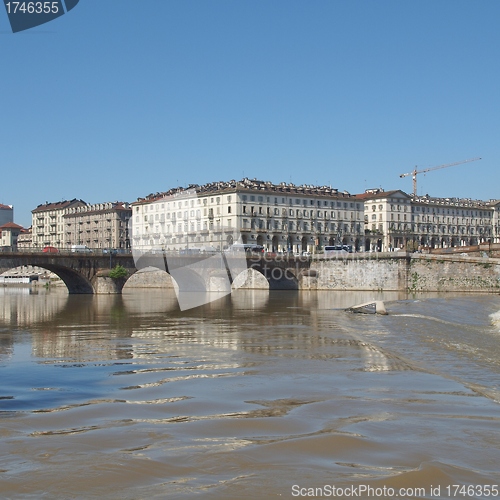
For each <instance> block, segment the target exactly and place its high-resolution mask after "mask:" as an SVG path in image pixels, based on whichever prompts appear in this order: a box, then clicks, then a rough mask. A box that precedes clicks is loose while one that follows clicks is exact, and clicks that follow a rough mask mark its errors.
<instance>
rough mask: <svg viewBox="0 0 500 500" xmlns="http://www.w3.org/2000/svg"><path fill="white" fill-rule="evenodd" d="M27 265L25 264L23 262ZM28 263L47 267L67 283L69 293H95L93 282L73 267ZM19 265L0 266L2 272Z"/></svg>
mask: <svg viewBox="0 0 500 500" xmlns="http://www.w3.org/2000/svg"><path fill="white" fill-rule="evenodd" d="M21 265H25V264H21ZM28 265H32V266H36V267H40V268H42V269H46V270H47V271H50V272H52V273H54V274H55V275H57V276H58V277H59V278H61V280H62V281H63V283H64V284H65V285H66V288H67V289H68V292H69V293H94V287H93V286H92V282H91V281H90V280H89V279H88V278H87V277H85V276H84V275H83V274H81V273H79V272H78V271H75V270H74V269H71V268H69V267H66V266H63V265H58V264H50V263H38V262H36V263H35V262H33V263H32V262H30V263H29V264H28ZM16 267H19V265H14V266H5V265H2V267H1V268H0V274H3V273H5V272H6V271H9V270H10V269H15V268H16Z"/></svg>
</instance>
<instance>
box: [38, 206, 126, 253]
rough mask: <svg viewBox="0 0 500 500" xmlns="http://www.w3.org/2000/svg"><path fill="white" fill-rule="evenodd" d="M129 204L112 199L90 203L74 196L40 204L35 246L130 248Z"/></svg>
mask: <svg viewBox="0 0 500 500" xmlns="http://www.w3.org/2000/svg"><path fill="white" fill-rule="evenodd" d="M131 212H132V211H131V209H130V207H129V205H128V203H124V202H114V203H111V202H108V203H97V204H94V205H88V204H87V203H85V202H84V201H83V200H76V199H73V200H71V201H61V202H56V203H45V204H42V205H38V207H37V208H35V209H34V210H33V211H32V235H31V237H32V243H31V244H32V246H33V247H35V248H43V247H46V246H53V247H56V248H59V249H63V248H71V246H72V245H85V246H87V247H89V248H96V249H99V248H102V249H104V248H117V249H126V248H129V247H130V244H129V238H128V222H129V218H130V215H131Z"/></svg>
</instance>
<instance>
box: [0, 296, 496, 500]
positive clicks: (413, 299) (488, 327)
mask: <svg viewBox="0 0 500 500" xmlns="http://www.w3.org/2000/svg"><path fill="white" fill-rule="evenodd" d="M372 299H382V300H385V301H386V308H387V310H388V313H389V314H388V315H387V316H380V315H363V314H353V313H348V312H345V311H344V308H345V307H348V306H352V305H354V304H356V303H360V302H364V301H367V300H372ZM499 339H500V297H499V296H498V295H464V294H462V295H452V294H446V295H438V294H427V295H418V296H407V295H405V294H402V293H378V294H377V293H375V294H374V293H370V292H348V293H346V292H344V293H343V292H326V291H325V292H307V291H302V292H293V291H287V292H267V291H243V290H238V291H237V292H235V293H233V294H232V295H230V296H227V297H224V298H223V299H220V300H218V301H215V302H212V303H210V304H207V305H205V306H202V307H199V308H196V309H191V310H188V311H183V312H181V311H180V310H179V308H178V305H177V301H176V298H175V295H174V294H173V292H172V291H168V290H164V291H159V290H157V291H154V290H139V289H135V290H129V291H127V292H125V293H124V294H123V295H121V296H102V295H101V296H76V295H72V296H70V295H68V294H66V293H65V292H64V291H59V290H49V291H45V290H40V291H38V292H36V291H31V290H30V289H27V288H18V289H17V288H1V289H0V377H1V378H0V380H1V385H0V437H1V439H0V492H1V496H2V498H51V499H52V498H85V499H89V498H110V499H142V498H148V499H150V498H180V499H181V498H203V499H205V498H208V499H212V498H213V499H239V498H243V499H246V498H248V499H250V498H264V499H267V498H295V497H300V496H305V495H308V496H309V497H311V496H315V497H318V498H319V497H321V496H332V495H331V494H329V493H336V497H337V498H339V497H341V498H348V497H352V496H353V495H352V493H353V491H355V492H357V493H359V494H360V495H359V496H360V497H364V498H373V497H374V496H371V497H369V495H368V491H367V490H364V489H363V488H368V487H371V488H375V489H376V490H373V491H372V493H373V492H375V493H380V492H382V493H381V496H379V495H377V496H378V497H380V498H388V497H389V495H388V493H387V491H389V492H391V491H392V490H391V488H392V489H393V491H395V492H400V491H403V490H401V488H404V492H405V494H406V497H407V498H438V497H439V498H452V497H453V498H486V495H485V491H486V490H484V485H495V484H498V483H500V476H499V474H498V464H499V463H500V433H499V432H498V430H499V428H500V412H499V409H500V406H499V402H500V343H499ZM453 485H458V486H457V488H455V486H453ZM462 485H467V487H469V486H472V487H473V488H474V489H473V490H470V489H469V490H468V491H466V490H462V492H463V491H466V493H465V496H463V495H462V496H460V495H459V492H460V490H459V489H458V487H461V486H462ZM356 488H361V489H360V490H356ZM377 488H378V489H377ZM383 488H385V490H383ZM454 488H455V489H454ZM364 491H367V492H366V493H364ZM494 491H495V490H493V491H492V490H490V492H491V493H490V498H493V497H495V496H499V495H500V493H498V491H497V494H496V495H494V494H493V492H494ZM453 492H455V493H457V495H455V494H454V493H453ZM397 494H398V493H396V495H397ZM399 496H402V493H399Z"/></svg>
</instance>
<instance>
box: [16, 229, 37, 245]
mask: <svg viewBox="0 0 500 500" xmlns="http://www.w3.org/2000/svg"><path fill="white" fill-rule="evenodd" d="M32 246H33V236H32V233H31V227H30V228H28V229H23V230H22V231H21V233H20V234H19V236H18V237H17V248H21V249H22V248H31V247H32Z"/></svg>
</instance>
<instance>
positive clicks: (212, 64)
mask: <svg viewBox="0 0 500 500" xmlns="http://www.w3.org/2000/svg"><path fill="white" fill-rule="evenodd" d="M499 25H500V2H499V1H498V0H481V1H471V0H466V1H464V0H440V1H436V0H419V1H412V2H410V1H401V0H379V1H373V0H366V1H361V0H350V1H347V0H314V1H306V0H300V1H297V0H80V3H79V4H78V5H77V6H76V7H75V8H74V9H73V10H72V11H71V12H69V13H67V14H66V15H64V16H62V17H60V18H58V19H56V20H55V21H52V22H50V23H47V24H45V25H42V26H39V27H37V28H34V29H31V30H28V31H25V32H20V33H17V34H12V33H11V31H10V26H9V24H8V19H7V15H6V12H5V10H4V8H3V6H1V5H0V61H1V66H0V92H1V106H0V154H1V156H0V165H1V167H0V168H1V172H2V176H1V179H2V182H1V185H0V186H1V187H0V203H4V204H13V205H14V209H15V221H16V222H17V223H19V224H21V225H24V226H29V225H30V224H31V210H32V209H34V208H35V207H36V206H37V205H38V204H40V203H45V202H46V201H49V202H54V201H60V200H63V199H72V198H81V199H83V200H85V201H87V202H89V203H98V202H104V201H115V200H122V201H135V200H136V199H137V197H140V196H145V195H147V194H149V193H152V192H158V191H165V190H167V189H169V188H171V187H174V186H178V185H187V184H190V183H198V184H202V183H205V182H210V181H216V180H230V179H241V178H243V177H250V178H253V177H256V178H258V179H263V180H270V181H273V182H281V181H285V182H293V183H295V184H302V183H306V184H321V185H323V184H326V185H331V186H332V187H336V188H338V189H340V190H347V191H349V192H351V193H360V192H363V191H364V190H365V189H366V188H371V187H383V188H384V189H385V190H389V189H402V190H404V191H407V192H411V190H412V183H411V178H410V177H407V178H405V179H400V178H399V174H402V173H405V172H409V171H411V170H412V169H413V168H414V166H415V165H418V167H419V168H428V167H432V166H436V165H441V164H446V163H452V162H456V161H461V160H465V159H468V158H472V157H477V156H480V157H482V158H483V159H482V160H481V161H477V162H472V163H469V164H465V165H459V166H455V167H450V168H446V169H442V170H437V171H435V172H431V173H428V174H426V175H425V176H424V175H420V176H419V178H418V179H419V186H418V187H419V189H418V194H426V193H428V194H430V195H431V196H444V197H446V196H459V197H470V198H480V199H489V198H500V185H499V182H498V180H499V166H500V143H499V139H500V29H499Z"/></svg>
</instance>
